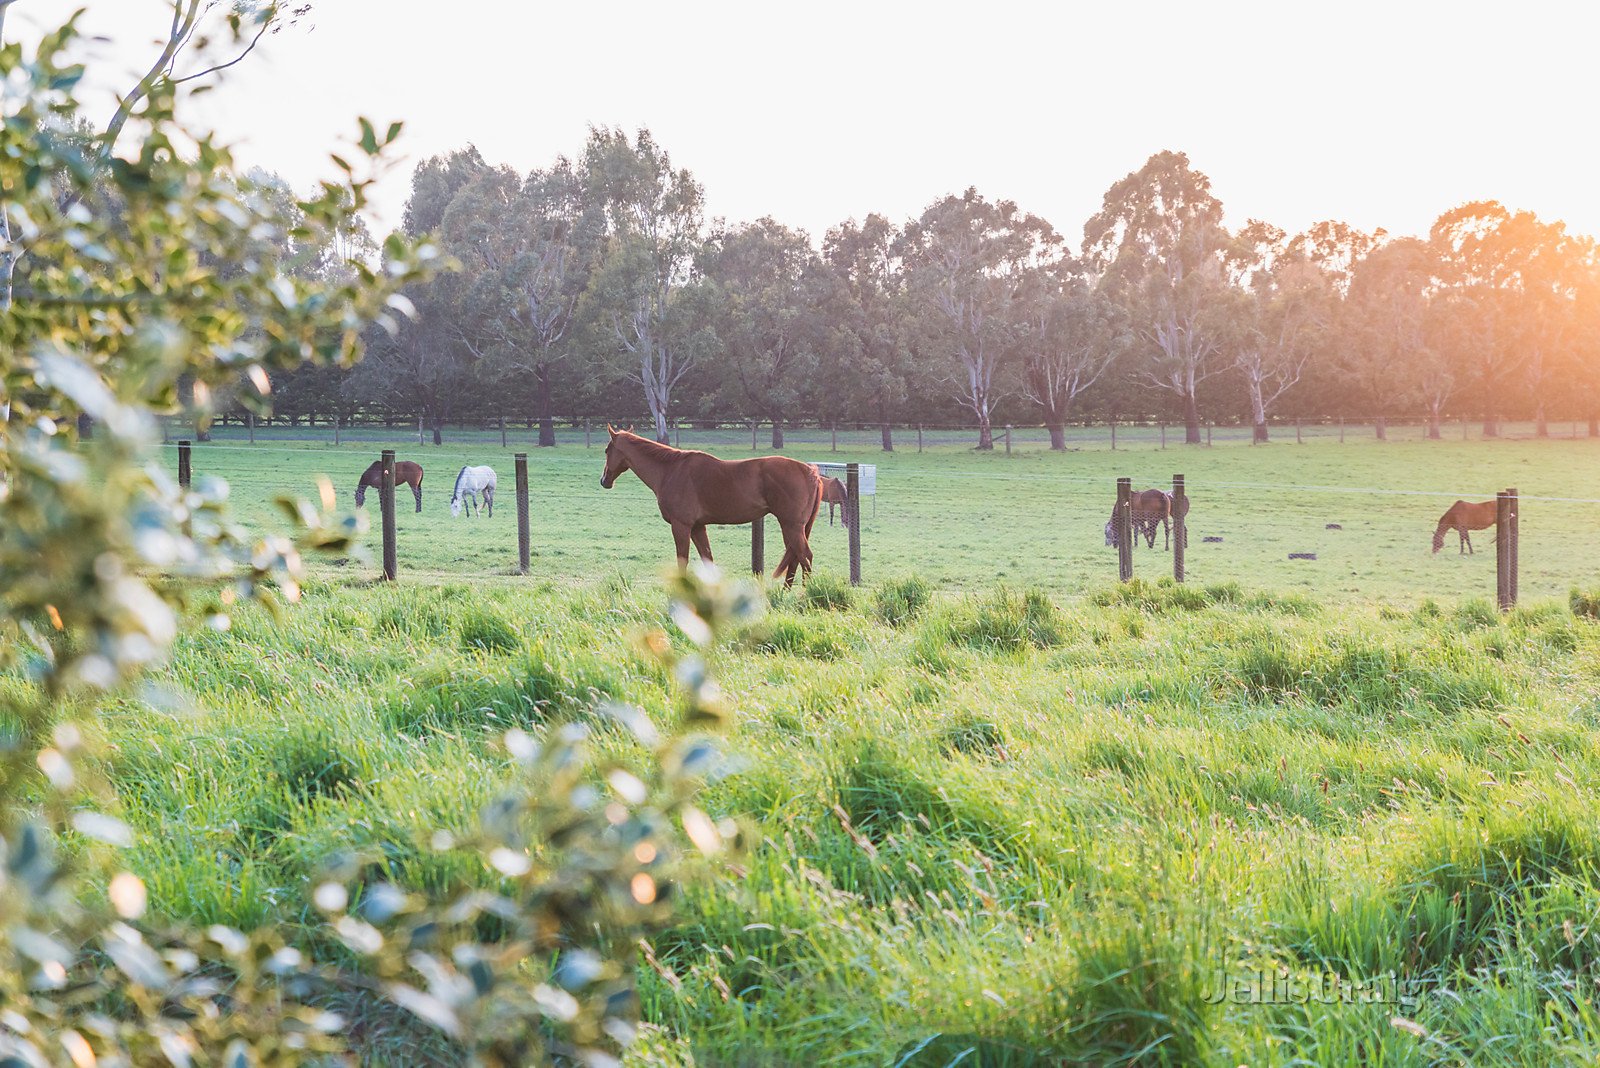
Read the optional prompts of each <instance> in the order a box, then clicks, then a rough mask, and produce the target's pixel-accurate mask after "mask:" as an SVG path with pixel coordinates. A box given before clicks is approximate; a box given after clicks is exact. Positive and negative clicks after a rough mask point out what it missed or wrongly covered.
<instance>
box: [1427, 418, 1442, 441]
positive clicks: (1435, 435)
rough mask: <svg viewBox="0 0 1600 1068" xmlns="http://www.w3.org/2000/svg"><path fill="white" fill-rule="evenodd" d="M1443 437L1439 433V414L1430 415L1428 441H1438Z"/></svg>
mask: <svg viewBox="0 0 1600 1068" xmlns="http://www.w3.org/2000/svg"><path fill="white" fill-rule="evenodd" d="M1441 437H1443V435H1442V434H1441V433H1440V432H1439V413H1438V412H1429V413H1428V440H1429V441H1438V440H1439V439H1440V438H1441Z"/></svg>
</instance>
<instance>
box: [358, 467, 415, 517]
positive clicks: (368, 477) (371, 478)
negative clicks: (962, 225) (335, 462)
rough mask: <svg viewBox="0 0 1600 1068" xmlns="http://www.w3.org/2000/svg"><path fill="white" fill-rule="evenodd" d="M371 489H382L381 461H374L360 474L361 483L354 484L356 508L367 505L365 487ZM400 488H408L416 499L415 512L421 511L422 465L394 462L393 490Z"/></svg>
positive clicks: (396, 490) (397, 490)
mask: <svg viewBox="0 0 1600 1068" xmlns="http://www.w3.org/2000/svg"><path fill="white" fill-rule="evenodd" d="M368 486H371V487H372V488H373V489H382V488H383V461H382V460H374V461H372V466H371V467H369V468H367V469H366V470H365V471H363V472H361V481H359V482H357V483H356V507H357V508H360V507H361V506H362V505H363V504H366V503H367V487H368ZM401 486H410V487H411V493H412V495H413V496H414V497H416V498H417V511H419V512H420V511H422V465H421V464H414V463H412V462H411V461H410V460H396V461H395V464H394V488H395V492H396V493H398V492H399V491H400V487H401Z"/></svg>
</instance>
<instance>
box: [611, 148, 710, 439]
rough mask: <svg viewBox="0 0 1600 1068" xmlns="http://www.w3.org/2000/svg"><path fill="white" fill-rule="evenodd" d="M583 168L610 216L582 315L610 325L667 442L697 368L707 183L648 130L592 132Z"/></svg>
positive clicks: (658, 434) (700, 343) (658, 436)
mask: <svg viewBox="0 0 1600 1068" xmlns="http://www.w3.org/2000/svg"><path fill="white" fill-rule="evenodd" d="M583 166H584V169H585V172H586V173H587V174H588V176H589V181H590V191H589V195H590V196H592V197H593V198H594V200H595V202H596V203H597V204H599V205H601V206H602V210H603V213H604V215H603V217H604V223H605V229H604V241H603V242H602V246H601V254H600V260H599V264H598V266H597V268H596V270H595V272H594V275H593V277H592V278H591V279H590V282H589V285H588V288H587V289H586V291H585V293H584V301H583V306H582V313H583V314H585V315H587V316H588V317H589V318H590V320H591V321H592V322H594V323H598V324H600V325H601V328H602V329H603V330H605V331H607V332H609V334H610V336H611V340H612V342H613V343H614V344H615V345H616V346H617V347H618V349H619V350H620V354H621V355H622V356H623V357H624V363H625V364H626V366H627V368H628V372H627V373H628V375H629V376H630V377H631V378H633V379H634V380H635V381H637V382H638V383H639V385H640V386H641V387H642V388H643V390H644V399H645V405H646V407H647V408H648V409H649V411H650V418H651V421H652V422H653V423H654V428H655V436H656V440H658V441H662V442H665V441H667V440H668V427H669V420H670V418H671V415H672V398H673V390H674V389H675V388H676V387H677V386H678V384H679V383H680V382H682V381H683V378H684V376H685V375H687V374H688V373H689V372H690V371H691V370H693V369H694V366H695V364H696V363H697V362H698V360H699V357H700V354H701V352H702V351H703V342H704V338H703V336H702V335H701V334H700V332H699V324H698V323H697V322H696V319H697V316H696V314H695V309H694V304H695V300H694V299H693V298H688V299H685V298H686V294H688V293H689V292H690V287H691V285H692V283H694V282H696V281H697V276H698V272H697V258H698V256H699V253H700V249H701V245H702V243H703V235H702V231H703V227H704V214H705V208H704V201H705V191H704V190H703V189H702V188H701V186H700V183H698V182H696V181H695V180H694V176H693V175H692V174H690V173H689V171H688V170H685V169H674V168H673V166H672V159H671V157H670V156H669V155H668V153H667V151H666V150H665V149H664V148H662V147H661V146H660V145H658V144H657V143H656V140H655V138H654V137H652V136H651V135H650V131H649V130H640V131H639V132H638V134H637V135H636V136H635V137H634V138H633V139H632V140H631V141H630V140H629V138H628V136H627V134H626V133H624V132H622V131H621V130H617V129H612V128H608V127H597V128H594V129H592V130H591V131H590V134H589V143H588V145H587V146H586V148H585V150H584V162H583Z"/></svg>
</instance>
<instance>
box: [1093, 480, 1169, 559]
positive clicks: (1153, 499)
mask: <svg viewBox="0 0 1600 1068" xmlns="http://www.w3.org/2000/svg"><path fill="white" fill-rule="evenodd" d="M1128 500H1129V502H1130V504H1131V508H1130V509H1129V510H1130V511H1131V512H1132V513H1133V514H1132V515H1131V516H1130V517H1129V522H1128V527H1129V530H1130V531H1131V532H1132V535H1133V543H1134V544H1135V545H1137V544H1139V535H1141V534H1143V535H1144V540H1145V545H1146V546H1148V547H1149V548H1151V549H1154V548H1155V547H1156V526H1157V525H1158V524H1159V525H1161V526H1163V527H1164V528H1165V529H1166V547H1167V548H1168V549H1170V548H1172V494H1170V493H1167V492H1165V491H1163V490H1158V489H1147V490H1139V491H1138V492H1136V493H1134V494H1132V495H1131V496H1130V497H1129V498H1128ZM1106 544H1107V545H1116V544H1117V509H1116V507H1115V506H1113V507H1112V509H1111V521H1110V522H1109V523H1107V524H1106Z"/></svg>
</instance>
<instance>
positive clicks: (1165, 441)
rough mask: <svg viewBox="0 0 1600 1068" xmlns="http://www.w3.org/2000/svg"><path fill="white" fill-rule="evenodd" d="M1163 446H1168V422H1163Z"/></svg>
mask: <svg viewBox="0 0 1600 1068" xmlns="http://www.w3.org/2000/svg"><path fill="white" fill-rule="evenodd" d="M1161 447H1162V448H1163V449H1164V448H1166V447H1167V424H1165V423H1162V424H1161Z"/></svg>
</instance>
